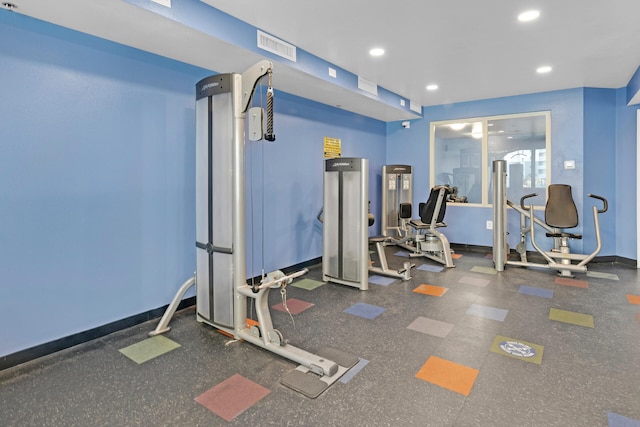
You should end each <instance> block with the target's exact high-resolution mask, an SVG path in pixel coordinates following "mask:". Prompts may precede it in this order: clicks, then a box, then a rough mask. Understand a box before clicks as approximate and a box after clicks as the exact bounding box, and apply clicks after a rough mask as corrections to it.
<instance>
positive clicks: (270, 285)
mask: <svg viewBox="0 0 640 427" xmlns="http://www.w3.org/2000/svg"><path fill="white" fill-rule="evenodd" d="M308 272H309V269H308V268H303V269H302V270H300V271H296V272H295V273H291V274H288V275H286V276H283V277H281V278H279V279H276V280H271V281H269V282H267V283H261V284H260V286H258V289H264V288H273V287H275V286H276V285H280V284H281V283H282V282H285V281H286V282H289V281H291V280H293V279H295V278H296V277H300V276H304V275H305V274H307V273H308Z"/></svg>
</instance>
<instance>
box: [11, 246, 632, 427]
mask: <svg viewBox="0 0 640 427" xmlns="http://www.w3.org/2000/svg"><path fill="white" fill-rule="evenodd" d="M396 251H397V248H387V254H388V255H387V256H388V258H389V262H390V264H391V266H399V265H401V264H402V262H403V261H405V260H406V258H401V257H397V256H394V255H393V253H394V252H396ZM415 261H416V263H417V264H418V265H420V264H422V263H425V264H430V265H434V266H435V265H437V264H435V263H434V262H432V261H429V260H421V259H417V260H415ZM454 261H455V263H456V268H454V269H445V270H444V271H442V272H430V271H423V270H417V269H414V272H413V279H412V280H410V281H407V282H402V281H400V280H398V281H396V282H394V283H392V284H391V285H388V286H380V285H370V289H369V290H368V291H359V290H357V289H355V288H350V287H345V286H341V285H334V284H326V285H323V286H320V287H318V288H316V289H314V290H311V291H308V290H305V289H300V288H295V287H292V286H289V287H288V296H289V297H290V298H296V299H299V300H302V301H306V302H311V303H313V304H315V305H314V306H313V307H311V308H309V309H307V310H305V311H303V312H302V313H300V314H297V315H296V316H295V327H294V326H293V324H292V322H291V319H290V318H289V316H288V314H286V313H284V312H281V311H276V310H272V317H273V321H274V324H275V326H276V327H277V328H278V329H279V330H280V331H281V332H282V333H283V334H284V336H285V337H286V338H288V339H289V340H290V342H291V343H292V344H294V345H296V346H298V347H301V348H304V349H306V350H308V351H312V352H313V351H317V350H318V349H320V348H321V347H324V346H330V347H334V348H338V349H341V350H344V351H347V352H350V353H352V354H354V355H356V356H358V357H360V358H363V359H366V360H368V361H369V363H368V364H367V365H366V366H365V367H364V368H363V369H362V370H361V371H360V372H358V373H357V374H356V375H355V376H354V377H353V378H352V379H351V380H350V381H348V382H347V383H346V384H342V383H340V382H338V383H336V384H334V385H333V386H332V387H331V388H329V389H328V390H327V391H326V392H325V393H324V394H322V395H321V396H320V397H318V398H317V399H309V398H307V397H304V396H303V395H301V394H299V393H297V392H295V391H293V390H290V389H288V388H286V387H284V386H283V385H281V384H280V379H281V378H282V376H283V375H285V374H286V373H288V372H289V371H291V370H292V369H294V368H295V367H296V365H295V364H294V363H292V362H289V361H287V360H285V359H282V358H280V357H278V356H276V355H273V354H271V353H268V352H266V351H264V350H262V349H260V348H257V347H255V346H252V345H251V344H248V343H235V344H231V345H228V346H225V342H226V341H228V338H226V337H225V336H223V335H221V334H219V333H218V332H216V331H215V330H214V329H213V328H211V327H208V326H205V325H201V324H198V323H197V322H196V320H195V315H194V311H193V308H189V309H185V310H183V311H181V312H179V313H178V314H177V316H176V318H174V320H173V322H172V324H171V326H172V330H171V331H170V332H169V333H168V334H167V335H166V336H167V337H168V338H170V339H172V340H174V341H176V342H177V343H179V344H180V345H181V347H180V348H178V349H176V350H173V351H171V352H169V353H166V354H164V355H162V356H160V357H158V358H155V359H153V360H150V361H148V362H145V363H143V364H140V365H138V364H136V363H134V362H133V361H132V360H130V359H128V358H127V357H125V356H123V355H122V354H121V353H120V352H119V351H118V350H119V349H121V348H123V347H126V346H128V345H131V344H134V343H137V342H140V341H142V340H144V339H146V338H147V333H148V332H149V331H151V330H152V329H153V328H154V327H155V323H156V322H148V323H145V324H142V325H138V326H136V327H133V328H130V329H128V330H125V331H121V332H118V333H115V334H112V335H110V336H107V337H105V338H102V339H98V340H95V341H93V342H90V343H86V344H83V345H80V346H77V347H75V348H72V349H69V350H66V351H63V352H59V353H57V354H53V355H50V356H48V357H45V358H42V359H40V360H37V361H34V362H31V363H28V364H25V365H23V366H19V367H15V368H11V369H8V370H5V371H2V372H0V408H1V415H0V424H1V425H3V426H36V425H37V426H132V425H142V426H218V425H220V426H225V425H234V426H267V425H277V426H285V425H290V426H407V425H416V426H511V425H518V426H607V425H608V420H609V419H611V418H610V417H611V414H614V417H615V416H618V415H619V416H622V417H627V418H628V419H632V420H640V322H639V320H638V318H637V314H638V313H639V312H640V306H638V305H632V304H630V303H629V301H628V300H627V298H626V295H627V294H632V295H640V277H639V275H638V272H637V271H636V270H635V269H632V268H629V267H621V266H618V265H611V264H592V265H591V268H590V270H591V271H595V272H602V273H610V274H616V275H617V276H618V278H619V280H611V279H609V278H599V277H587V276H585V275H583V274H581V275H578V277H577V278H578V279H580V280H586V281H587V282H588V285H589V287H588V288H587V289H582V288H577V287H571V286H564V285H558V284H556V283H555V278H556V275H555V273H553V272H551V271H546V270H530V269H522V268H516V267H507V269H506V271H505V272H502V273H499V274H486V273H482V272H477V271H473V272H472V271H471V269H472V268H473V267H477V266H480V267H492V266H493V263H492V262H491V260H489V259H487V258H485V256H484V254H478V253H463V257H462V258H460V259H456V260H454ZM305 277H307V278H312V279H319V278H320V277H321V271H320V268H319V267H315V268H312V269H311V272H310V273H309V275H307V276H305ZM469 278H476V279H484V280H489V283H488V284H487V285H486V286H482V285H480V284H481V283H483V281H482V280H481V281H478V282H474V281H473V280H469ZM461 280H462V281H461ZM425 283H426V284H430V285H436V286H442V287H446V288H448V291H447V292H446V293H445V294H444V295H443V296H442V297H434V296H428V295H422V294H418V293H415V292H412V290H413V289H414V288H416V287H417V286H419V285H420V284H425ZM470 283H475V284H470ZM523 285H524V286H529V287H534V288H542V289H547V290H552V291H553V298H545V297H541V296H534V295H527V294H525V293H520V292H518V291H519V289H520V286H523ZM279 297H280V295H279V293H278V292H272V295H271V298H272V299H271V305H275V304H277V303H279V302H280V299H279ZM357 302H363V303H367V304H372V305H375V306H379V307H383V308H385V309H386V310H385V311H384V312H383V313H382V314H380V315H379V316H378V317H376V318H374V319H372V320H368V319H365V318H362V317H358V316H354V315H351V314H348V313H344V312H343V311H344V310H345V309H347V308H349V307H351V306H352V305H353V304H355V303H357ZM472 304H476V305H479V306H487V307H492V308H498V309H500V310H508V313H507V315H506V317H505V318H504V320H503V321H498V320H492V319H489V318H486V317H480V316H477V315H474V314H469V313H467V311H468V310H469V307H470V306H471V305H472ZM551 308H557V309H562V310H568V311H573V312H577V313H584V314H589V315H592V316H593V319H594V324H595V327H594V328H589V327H584V326H577V325H573V324H568V323H561V322H557V321H552V320H549V310H550V309H551ZM419 317H422V318H428V319H433V320H437V321H439V322H445V323H450V324H453V325H454V326H453V328H452V329H451V330H450V332H449V333H448V334H446V336H445V337H440V336H435V335H429V334H427V333H422V332H420V331H416V330H414V329H408V328H407V327H408V326H409V325H411V324H412V322H414V321H415V320H416V319H417V318H419ZM438 325H440V324H439V323H438ZM497 335H501V336H505V337H509V338H516V339H520V340H523V341H526V342H530V343H535V344H537V345H540V346H543V347H544V354H543V358H542V362H541V364H539V365H538V364H535V363H528V362H526V361H523V360H518V359H516V358H512V357H506V356H504V355H501V354H498V353H495V352H491V351H490V348H491V345H492V343H493V341H494V339H495V338H496V336H497ZM430 356H437V357H439V358H442V359H446V360H449V361H452V362H455V363H458V364H461V365H465V366H468V367H470V368H473V369H477V370H478V376H477V378H476V380H475V382H474V383H473V387H472V389H471V391H470V393H469V395H468V396H464V395H462V394H459V393H456V392H454V391H451V390H448V389H446V388H443V387H440V386H438V385H435V384H432V383H429V382H426V381H423V380H421V379H418V378H416V374H417V372H418V371H419V370H420V368H421V367H422V365H423V364H424V363H425V362H426V360H427V359H428V358H429V357H430ZM234 374H240V375H242V376H244V377H246V378H247V379H250V380H251V381H254V382H256V383H258V384H260V385H262V386H264V387H266V388H268V389H269V390H271V393H270V394H268V395H267V396H266V397H265V398H263V399H262V400H260V401H259V402H258V403H257V404H255V405H254V406H252V407H250V408H249V409H248V410H246V411H245V412H244V413H242V414H240V415H239V416H237V417H236V418H235V419H233V420H232V421H231V422H227V421H225V420H223V419H222V418H220V417H219V416H217V415H216V414H214V413H212V412H210V411H209V410H207V409H206V408H204V407H203V406H201V405H200V404H198V403H197V402H196V401H195V400H194V399H195V398H196V397H197V396H198V395H200V394H202V393H204V392H205V391H207V390H209V389H211V388H212V387H214V386H215V385H216V384H218V383H220V382H221V381H224V380H225V379H227V378H229V377H231V376H232V375H234ZM618 419H619V418H618ZM609 425H612V424H609ZM618 425H622V424H618Z"/></svg>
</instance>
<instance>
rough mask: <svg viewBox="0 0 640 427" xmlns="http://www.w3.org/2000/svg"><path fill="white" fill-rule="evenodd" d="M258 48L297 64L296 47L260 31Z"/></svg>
mask: <svg viewBox="0 0 640 427" xmlns="http://www.w3.org/2000/svg"><path fill="white" fill-rule="evenodd" d="M258 47H259V48H260V49H264V50H266V51H269V52H271V53H274V54H276V55H278V56H281V57H283V58H286V59H288V60H289V61H293V62H296V47H295V46H294V45H292V44H289V43H287V42H285V41H282V40H280V39H277V38H275V37H273V36H272V35H270V34H267V33H263V32H262V31H260V30H258Z"/></svg>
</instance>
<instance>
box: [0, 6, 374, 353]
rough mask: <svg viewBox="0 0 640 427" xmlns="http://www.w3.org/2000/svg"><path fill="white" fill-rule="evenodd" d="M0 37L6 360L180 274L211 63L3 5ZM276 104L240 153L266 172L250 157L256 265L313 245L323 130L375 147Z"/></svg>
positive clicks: (141, 300) (350, 149)
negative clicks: (264, 131)
mask: <svg viewBox="0 0 640 427" xmlns="http://www.w3.org/2000/svg"><path fill="white" fill-rule="evenodd" d="M0 40H2V43H1V44H0V58H1V63H2V72H3V78H2V79H0V93H2V98H1V101H0V115H1V117H3V123H2V126H0V141H1V144H0V182H2V185H1V186H0V242H2V244H1V245H0V324H2V325H5V327H3V328H0V356H3V355H7V354H12V353H14V352H17V351H20V350H23V349H26V348H30V347H32V346H36V345H39V344H42V343H46V342H50V341H53V340H56V339H58V338H61V337H65V336H68V335H72V334H75V333H78V332H82V331H86V330H89V329H92V328H94V327H98V326H101V325H105V324H107V323H110V322H114V321H117V320H120V319H123V318H126V317H128V316H132V315H136V314H139V313H144V312H146V311H148V310H152V309H154V308H157V307H161V306H163V305H165V304H167V303H168V302H169V301H170V299H171V298H172V296H173V294H174V293H175V292H176V290H177V288H178V286H179V285H180V283H182V282H183V281H184V280H185V279H187V278H188V277H190V276H191V275H192V274H193V272H194V270H195V246H194V242H195V211H194V209H195V171H194V167H195V148H194V141H195V111H194V107H195V97H194V92H195V90H194V87H195V83H196V82H197V81H198V80H200V79H201V78H203V77H205V76H207V75H210V74H212V72H211V71H208V70H203V69H200V68H197V67H193V66H190V65H186V64H183V63H179V62H176V61H171V60H167V59H164V58H161V57H158V56H155V55H152V54H148V53H145V52H141V51H139V50H135V49H131V48H127V47H124V46H121V45H118V44H114V43H111V42H107V41H104V40H100V39H97V38H94V37H90V36H87V35H84V34H80V33H77V32H74V31H70V30H67V29H64V28H61V27H57V26H53V25H50V24H47V23H43V22H40V21H37V20H34V19H31V18H27V17H24V16H22V15H19V14H14V13H10V12H6V11H0ZM224 71H227V70H224ZM231 71H236V70H231ZM240 71H242V70H240ZM275 108H276V116H275V132H276V135H277V138H278V140H277V141H276V142H275V143H267V144H265V145H264V147H262V148H261V147H258V145H257V144H254V143H252V145H251V147H250V149H249V150H248V151H250V152H251V153H250V154H253V157H251V158H250V160H248V161H251V160H252V161H253V162H254V163H253V165H254V166H256V170H258V171H260V170H261V167H260V165H261V164H262V158H261V156H262V155H263V153H264V160H265V165H266V166H265V169H264V170H265V173H264V181H263V180H262V175H261V174H256V170H254V168H247V175H248V178H249V179H250V180H251V181H250V182H253V186H252V187H253V188H252V189H253V191H254V194H253V195H254V199H257V200H261V196H262V193H261V192H262V191H263V190H262V189H265V190H264V196H265V197H264V200H265V203H264V204H265V211H264V221H265V224H267V226H266V227H264V242H265V243H264V246H265V256H264V264H265V269H266V270H267V271H268V270H270V269H274V268H282V267H287V266H290V265H293V264H296V263H299V262H303V261H308V260H310V259H314V258H317V257H319V256H321V253H322V250H321V229H319V226H318V225H316V224H315V223H314V220H315V216H316V214H317V212H318V210H319V209H320V207H321V205H322V165H323V158H322V155H323V150H322V148H323V137H324V136H331V137H335V138H341V139H342V143H343V155H345V156H354V157H368V158H369V159H370V162H371V165H372V170H374V168H377V167H378V166H379V165H382V164H383V163H384V156H385V124H384V123H382V122H379V121H376V120H372V119H368V118H364V117H361V116H357V115H355V114H351V113H346V112H343V111H341V110H338V109H335V108H329V107H326V106H323V105H320V104H317V103H314V102H309V101H306V100H303V99H300V98H297V97H294V96H290V95H287V94H282V93H277V92H276V102H275ZM248 192H249V189H248ZM372 194H379V189H378V190H376V189H375V188H372ZM258 196H260V197H258ZM261 216H262V210H261V203H255V205H254V207H253V212H252V213H251V212H249V213H247V218H248V219H251V218H252V217H253V218H254V219H258V220H259V219H260V218H261ZM248 228H249V227H248ZM261 229H262V226H261V223H259V224H257V225H256V226H254V228H253V233H254V236H262V231H261ZM250 232H251V229H249V230H248V232H247V234H248V235H249V236H248V238H249V239H251V236H250ZM254 238H255V237H254ZM258 240H262V238H261V237H260V238H258ZM261 243H262V242H260V244H259V245H253V246H254V252H253V258H254V260H255V262H254V263H253V268H252V264H249V263H248V264H247V265H248V266H249V267H248V268H250V269H252V270H253V271H254V272H257V271H259V270H260V267H261V265H262V259H263V256H262V252H261V249H262V244H261ZM249 273H251V272H249ZM7 325H11V326H10V327H7Z"/></svg>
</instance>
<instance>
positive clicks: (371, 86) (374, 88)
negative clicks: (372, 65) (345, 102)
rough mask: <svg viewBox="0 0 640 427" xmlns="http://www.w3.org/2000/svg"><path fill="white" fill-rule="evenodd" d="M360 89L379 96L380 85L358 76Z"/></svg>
mask: <svg viewBox="0 0 640 427" xmlns="http://www.w3.org/2000/svg"><path fill="white" fill-rule="evenodd" d="M358 89H361V90H363V91H365V92H369V93H371V94H373V95H377V94H378V85H377V84H375V83H373V82H370V81H369V80H365V79H363V78H362V77H360V76H358Z"/></svg>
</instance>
